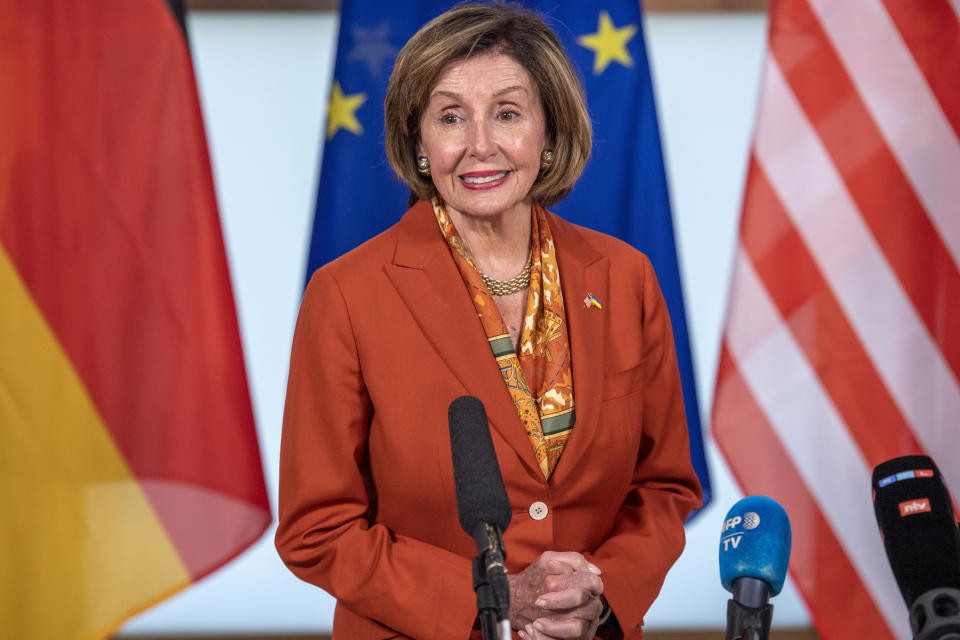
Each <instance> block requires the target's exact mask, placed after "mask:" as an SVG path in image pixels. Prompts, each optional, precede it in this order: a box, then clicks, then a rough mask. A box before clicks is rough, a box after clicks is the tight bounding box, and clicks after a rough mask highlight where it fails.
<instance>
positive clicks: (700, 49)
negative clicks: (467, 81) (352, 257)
mask: <svg viewBox="0 0 960 640" xmlns="http://www.w3.org/2000/svg"><path fill="white" fill-rule="evenodd" d="M188 22H189V30H190V37H191V42H192V47H193V52H194V60H195V64H196V68H197V74H198V82H199V84H200V94H201V99H202V102H203V111H204V116H205V118H206V125H207V134H208V137H209V142H210V146H211V154H212V160H213V168H214V177H215V180H216V185H217V192H218V197H219V202H220V214H221V218H222V221H223V227H224V234H225V235H224V237H225V240H226V243H227V252H228V257H229V260H230V268H231V273H232V277H233V286H234V292H235V296H236V300H237V305H238V311H239V317H240V327H241V331H242V335H243V341H244V350H245V356H246V363H247V371H248V376H249V378H250V387H251V391H252V394H253V403H254V411H255V414H256V418H257V424H258V428H259V435H260V446H261V451H262V454H263V458H264V466H265V470H266V473H267V485H268V490H269V493H270V496H271V503H272V504H273V505H274V509H275V508H276V491H277V487H276V484H277V483H276V479H277V469H278V457H279V445H280V422H281V416H282V411H283V395H284V389H285V382H286V374H287V359H288V355H289V348H290V341H291V339H292V336H293V326H294V321H295V318H296V313H297V307H298V304H299V299H300V294H301V291H302V287H303V278H304V269H305V262H306V251H307V242H308V232H309V229H310V226H311V224H312V215H313V206H314V200H315V195H316V181H317V175H318V166H319V164H318V163H319V160H320V158H319V157H318V156H319V155H320V153H321V149H320V146H321V144H322V136H321V129H320V126H321V122H322V120H323V113H324V110H325V108H326V96H327V94H328V92H329V87H330V83H331V73H332V63H333V55H334V49H335V45H336V43H335V40H336V38H335V36H336V26H337V18H336V15H334V14H325V13H295V12H294V13H275V14H269V13H268V14H265V13H249V14H243V13H237V14H230V13H194V14H192V15H191V16H190V17H189V20H188ZM765 28H766V17H765V15H763V14H753V13H744V14H675V15H671V14H653V15H650V16H648V18H647V22H646V35H647V39H648V47H649V53H650V57H651V62H652V65H653V76H654V85H655V89H656V92H657V100H658V109H659V116H660V127H661V131H662V133H663V140H664V147H665V148H664V153H665V156H666V162H667V171H668V179H669V181H670V187H671V189H670V191H671V197H672V204H673V209H674V220H675V224H676V233H677V242H678V249H679V253H680V264H681V269H682V272H683V273H682V275H683V279H684V287H685V295H686V303H687V314H688V322H689V325H690V334H691V340H692V342H693V344H692V347H693V356H694V367H695V370H696V373H697V384H698V387H699V393H700V407H701V414H702V418H703V423H704V425H705V428H707V427H706V425H709V413H710V402H711V398H712V395H713V383H714V377H715V373H716V363H717V357H718V353H719V341H720V332H721V327H722V322H723V313H724V309H725V305H726V295H727V288H728V279H729V273H730V267H731V263H732V256H733V249H734V246H735V245H734V241H735V236H736V226H737V220H738V215H739V207H740V200H741V194H742V190H743V179H744V175H745V171H746V161H747V153H748V150H749V145H750V138H751V135H752V127H753V116H754V111H755V105H756V99H757V93H758V82H759V74H760V66H761V61H762V57H763V54H764V46H765ZM399 213H400V212H398V215H399ZM707 446H708V451H707V454H708V462H709V464H710V471H711V474H712V481H713V484H714V500H713V503H712V505H711V506H710V507H709V508H707V509H705V510H704V511H703V513H701V515H700V516H699V517H698V518H697V520H696V521H695V522H694V523H693V524H692V525H691V526H689V527H688V529H687V533H688V539H687V548H686V550H685V551H684V553H683V556H682V557H681V558H680V561H679V562H678V563H677V565H676V566H675V567H674V569H673V570H672V571H671V572H670V574H669V575H668V577H667V582H666V584H665V586H664V588H663V591H662V593H661V595H660V598H659V599H658V600H657V601H656V603H654V605H653V607H652V609H651V610H650V613H649V614H648V616H647V626H648V628H660V629H665V628H676V627H684V628H698V627H699V628H722V627H724V626H725V620H726V617H725V616H726V600H727V598H728V597H729V594H728V593H727V592H726V591H724V590H723V588H722V587H721V586H720V580H719V573H718V568H717V567H718V563H717V545H718V541H719V530H720V525H721V520H722V519H723V516H724V514H725V513H726V511H727V509H729V507H730V506H732V505H733V503H734V502H736V501H737V500H738V499H739V498H741V497H742V494H741V493H740V492H739V490H738V489H737V488H736V487H735V486H734V484H733V481H732V480H731V478H730V475H729V472H728V470H727V467H726V464H725V463H724V462H723V461H722V459H721V458H720V456H719V454H718V452H717V450H716V449H715V448H714V447H713V443H712V441H710V439H709V437H708V438H707ZM794 535H795V536H801V535H803V532H798V531H795V532H794ZM774 605H775V613H774V626H775V628H776V627H781V628H783V627H801V626H807V625H809V619H808V617H807V614H806V612H805V610H804V608H803V605H802V604H801V602H800V601H799V599H798V598H797V595H796V592H795V591H794V590H793V586H792V584H791V583H790V582H789V581H788V583H787V586H786V587H785V588H784V591H783V593H782V594H781V595H780V596H778V597H777V598H775V599H774ZM332 616H333V600H332V598H330V597H329V596H328V595H326V594H325V593H323V592H322V591H320V590H319V589H317V588H316V587H313V586H310V585H307V584H305V583H302V582H300V581H299V580H298V579H296V578H295V577H294V576H293V575H292V574H291V573H289V572H288V571H287V570H286V568H285V567H284V566H283V565H282V564H281V562H280V560H279V558H278V557H277V555H276V553H275V551H274V549H273V529H271V530H270V531H268V533H267V534H266V535H265V536H264V537H263V539H261V541H260V542H259V543H258V544H257V545H255V546H254V547H253V548H251V549H250V550H249V551H247V552H246V553H244V554H243V555H242V556H241V557H240V558H238V559H237V560H235V561H234V562H233V563H231V564H230V565H228V566H227V567H225V568H224V569H222V570H220V571H219V572H217V573H216V574H214V575H212V576H210V577H208V578H207V579H205V580H203V581H202V582H200V583H199V584H197V585H194V586H193V587H191V588H190V589H187V590H186V591H184V592H182V593H181V594H179V595H177V596H174V597H173V598H170V599H169V600H167V601H165V602H164V603H161V604H160V605H158V606H156V607H154V608H153V609H151V610H149V611H147V612H146V613H144V614H141V615H140V616H138V617H137V618H135V619H134V620H133V621H131V622H130V623H129V624H128V625H127V626H126V627H125V629H124V633H125V634H127V633H129V634H133V633H167V632H217V631H233V632H269V631H275V632H290V631H324V630H329V629H330V626H331V622H332Z"/></svg>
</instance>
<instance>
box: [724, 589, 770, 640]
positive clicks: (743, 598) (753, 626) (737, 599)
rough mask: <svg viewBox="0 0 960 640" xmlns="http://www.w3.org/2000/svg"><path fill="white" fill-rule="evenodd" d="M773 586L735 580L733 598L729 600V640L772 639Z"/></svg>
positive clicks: (727, 638)
mask: <svg viewBox="0 0 960 640" xmlns="http://www.w3.org/2000/svg"><path fill="white" fill-rule="evenodd" d="M769 597H770V586H769V585H768V584H767V583H766V582H764V581H763V580H760V579H758V578H750V577H743V578H737V579H736V580H734V581H733V598H732V599H730V600H727V636H726V640H769V638H770V623H771V622H772V620H773V605H772V604H770V603H769Z"/></svg>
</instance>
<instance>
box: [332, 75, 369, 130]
mask: <svg viewBox="0 0 960 640" xmlns="http://www.w3.org/2000/svg"><path fill="white" fill-rule="evenodd" d="M366 101H367V94H365V93H354V94H352V95H349V96H345V95H343V89H342V88H341V87H340V81H339V80H334V81H333V90H332V91H331V92H330V104H329V105H328V106H327V140H329V139H330V138H332V137H333V136H334V135H336V133H337V131H339V130H340V129H346V130H347V131H349V132H350V133H354V134H356V135H358V136H359V135H360V134H361V133H363V127H362V126H360V121H359V120H357V116H356V111H357V109H359V108H360V106H361V105H362V104H363V103H364V102H366Z"/></svg>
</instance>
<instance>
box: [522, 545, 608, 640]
mask: <svg viewBox="0 0 960 640" xmlns="http://www.w3.org/2000/svg"><path fill="white" fill-rule="evenodd" d="M508 578H509V581H510V625H511V626H512V627H513V628H514V629H515V630H517V632H518V633H519V635H520V637H521V638H524V639H525V640H554V639H555V638H575V639H576V640H592V638H593V637H594V635H595V634H596V631H597V625H598V622H599V618H600V613H601V611H602V610H603V603H602V602H601V600H600V595H601V594H602V593H603V581H602V580H601V579H600V569H598V568H597V567H595V566H594V565H592V564H590V563H589V562H587V559H586V558H584V557H583V556H582V555H580V554H579V553H575V552H558V551H546V552H544V553H543V554H542V555H541V556H540V557H539V558H537V559H536V560H535V561H534V562H533V563H531V564H530V565H529V566H527V568H526V569H524V570H523V571H521V572H519V573H517V574H509V575H508Z"/></svg>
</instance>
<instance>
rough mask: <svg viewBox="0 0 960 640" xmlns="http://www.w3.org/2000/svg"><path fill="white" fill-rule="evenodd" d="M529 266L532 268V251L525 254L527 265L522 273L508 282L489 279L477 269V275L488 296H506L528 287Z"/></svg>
mask: <svg viewBox="0 0 960 640" xmlns="http://www.w3.org/2000/svg"><path fill="white" fill-rule="evenodd" d="M531 266H533V251H531V252H530V253H529V254H527V264H526V265H524V267H523V271H521V272H520V273H518V274H517V275H515V276H513V277H512V278H510V279H509V280H497V279H496V278H491V277H490V276H488V275H486V274H485V273H483V272H482V271H480V269H477V273H479V274H480V277H481V278H483V282H484V284H486V285H487V289H489V290H490V295H494V296H507V295H510V294H511V293H516V292H517V291H523V290H524V289H525V288H527V287H528V286H530V267H531Z"/></svg>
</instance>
